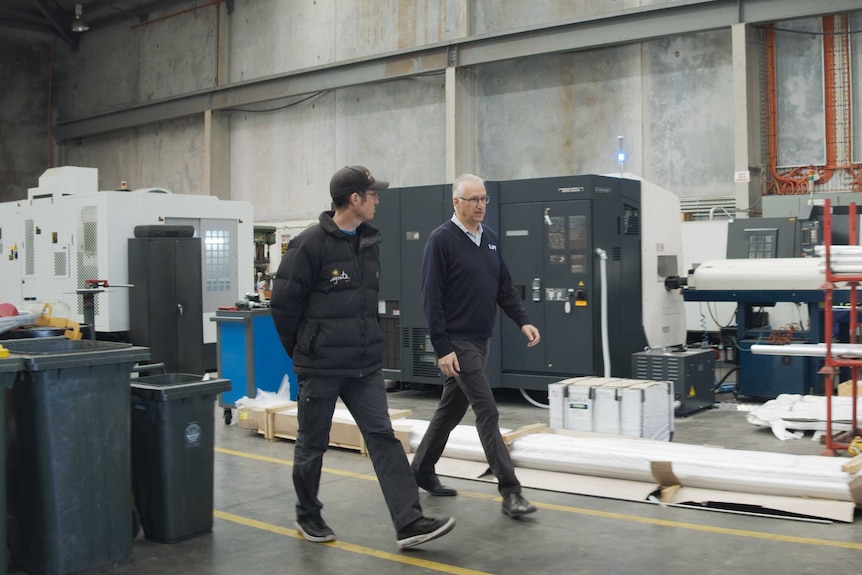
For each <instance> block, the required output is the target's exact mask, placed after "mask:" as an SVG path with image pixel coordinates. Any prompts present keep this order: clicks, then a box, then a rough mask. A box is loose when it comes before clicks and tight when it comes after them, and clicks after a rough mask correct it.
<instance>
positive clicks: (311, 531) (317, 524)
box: [296, 515, 335, 543]
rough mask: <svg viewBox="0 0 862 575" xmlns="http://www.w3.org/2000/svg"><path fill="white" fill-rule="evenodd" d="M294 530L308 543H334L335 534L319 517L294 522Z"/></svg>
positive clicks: (303, 518)
mask: <svg viewBox="0 0 862 575" xmlns="http://www.w3.org/2000/svg"><path fill="white" fill-rule="evenodd" d="M296 528H297V529H298V530H299V532H300V533H302V536H303V537H305V538H306V539H307V540H308V541H313V542H314V543H325V542H327V541H335V533H334V532H333V531H332V529H330V527H329V525H327V524H326V521H324V520H323V517H321V516H320V515H316V516H313V517H302V518H298V519H297V520H296Z"/></svg>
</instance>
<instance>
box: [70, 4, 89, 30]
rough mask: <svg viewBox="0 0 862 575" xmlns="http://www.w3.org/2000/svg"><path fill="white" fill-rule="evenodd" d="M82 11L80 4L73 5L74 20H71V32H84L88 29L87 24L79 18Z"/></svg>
mask: <svg viewBox="0 0 862 575" xmlns="http://www.w3.org/2000/svg"><path fill="white" fill-rule="evenodd" d="M83 11H84V9H83V7H82V6H81V5H80V4H75V19H74V20H72V32H86V31H87V30H89V29H90V27H89V26H87V23H86V22H84V20H83V19H82V18H81V13H82V12H83Z"/></svg>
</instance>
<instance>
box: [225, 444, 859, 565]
mask: <svg viewBox="0 0 862 575" xmlns="http://www.w3.org/2000/svg"><path fill="white" fill-rule="evenodd" d="M215 451H216V452H217V453H224V454H227V455H234V456H237V457H245V458H248V459H257V460H261V461H268V462H270V463H278V464H281V465H293V462H292V461H289V460H287V459H277V458H274V457H263V456H260V455H254V454H251V453H245V452H242V451H234V450H231V449H222V448H220V447H216V448H215ZM323 471H324V473H331V474H336V475H342V476H345V477H354V478H357V479H366V480H371V481H377V477H375V476H374V475H369V474H363V473H353V472H349V471H342V470H339V469H328V468H324V469H323ZM458 495H459V496H463V497H472V498H474V499H485V500H493V501H500V497H499V496H497V495H487V494H484V493H473V492H469V491H461V490H459V491H458ZM532 503H533V504H534V505H535V506H536V507H538V508H540V509H550V510H553V511H562V512H564V513H576V514H578V515H589V516H591V517H601V518H603V519H617V520H621V521H629V522H632V523H646V524H649V525H661V526H663V527H672V528H675V529H689V530H691V531H703V532H706V533H716V534H721V535H730V536H735V537H748V538H750V539H767V540H770V541H780V542H784V543H801V544H804V545H820V546H823V547H839V548H842V549H854V550H858V551H862V543H853V542H849V541H835V540H833V539H815V538H813V537H797V536H794V535H780V534H776V533H763V532H760V531H747V530H745V529H730V528H726V527H715V526H712V525H700V524H697V523H684V522H682V521H668V520H666V519H655V518H652V517H640V516H638V515H628V514H624V513H613V512H610V511H596V510H594V509H584V508H581V507H570V506H568V505H556V504H553V503H537V502H535V501H533V502H532ZM396 557H400V555H396Z"/></svg>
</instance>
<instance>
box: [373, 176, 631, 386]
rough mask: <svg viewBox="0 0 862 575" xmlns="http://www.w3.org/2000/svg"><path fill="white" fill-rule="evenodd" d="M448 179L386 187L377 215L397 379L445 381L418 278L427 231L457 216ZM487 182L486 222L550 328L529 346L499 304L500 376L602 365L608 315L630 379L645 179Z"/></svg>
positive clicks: (549, 376)
mask: <svg viewBox="0 0 862 575" xmlns="http://www.w3.org/2000/svg"><path fill="white" fill-rule="evenodd" d="M451 189H452V188H451V186H450V185H438V186H423V187H416V188H401V189H394V190H389V191H387V194H386V197H385V198H384V199H382V201H381V202H380V205H379V207H378V210H377V213H376V216H375V221H374V224H375V225H376V226H377V227H379V228H380V229H381V232H382V233H383V238H384V241H383V244H382V245H381V264H382V272H381V292H380V298H381V310H380V311H381V324H382V325H383V329H384V332H385V334H386V336H387V344H386V345H387V348H386V349H387V351H386V356H385V366H384V375H385V376H386V377H387V378H389V379H394V380H399V381H402V382H407V383H442V382H443V378H442V376H441V375H440V372H439V370H438V369H437V363H436V355H435V353H434V350H433V348H432V346H431V342H430V339H429V337H428V331H427V328H426V326H425V319H424V315H423V313H422V304H421V294H420V284H421V262H422V254H423V251H424V248H425V242H426V241H427V239H428V234H429V233H430V232H431V231H432V230H433V229H434V228H436V227H437V226H439V225H440V224H441V223H443V222H444V221H446V220H448V219H449V218H451V217H452V213H453V207H452V191H451ZM486 189H487V192H488V195H489V196H490V198H491V202H490V203H489V204H488V207H487V212H486V216H485V224H486V225H488V226H490V227H491V228H493V229H495V230H496V231H497V234H498V236H499V239H500V243H501V246H500V249H501V250H502V254H503V257H504V258H505V260H506V262H507V264H508V266H509V270H510V272H511V274H512V278H513V280H514V283H515V287H516V289H517V290H518V291H519V293H520V294H521V297H522V299H523V302H524V306H525V308H526V309H527V311H528V313H529V314H530V318H531V320H532V322H533V324H535V325H536V327H538V328H539V330H540V332H541V333H542V342H541V343H540V344H539V345H538V346H537V347H535V348H530V349H528V348H527V347H526V340H525V339H524V336H523V334H521V332H520V330H518V329H517V327H516V326H515V325H514V323H512V322H511V320H509V318H507V317H504V316H503V314H502V313H501V314H500V316H501V318H500V320H499V321H498V326H497V327H496V328H495V334H494V336H493V339H492V342H491V344H492V346H491V352H490V355H489V362H488V375H489V379H490V381H491V384H492V385H493V386H495V387H504V388H515V389H527V390H546V389H547V386H548V384H549V383H553V382H555V381H559V380H560V379H562V378H566V377H573V376H577V375H602V374H604V373H605V369H604V363H605V362H604V354H603V352H604V346H603V345H602V340H603V332H602V325H603V324H604V325H605V326H606V334H607V335H606V337H607V341H608V346H607V351H608V355H609V360H610V369H611V375H613V376H615V377H629V376H630V374H631V358H630V356H631V354H632V353H634V352H636V351H640V350H642V349H644V347H645V346H646V338H645V336H644V331H643V325H642V299H641V228H640V225H641V218H640V214H641V210H640V200H641V193H640V182H639V181H636V180H627V179H622V178H612V177H604V176H596V175H583V176H568V177H556V178H541V179H533V180H513V181H502V182H486ZM603 257H604V258H606V259H605V260H604V265H602V264H603V260H602V258H603ZM602 269H604V271H605V273H604V274H602ZM603 285H604V288H605V289H606V292H607V304H608V305H607V309H606V313H607V316H606V321H604V322H603V321H602V305H601V304H602V290H603Z"/></svg>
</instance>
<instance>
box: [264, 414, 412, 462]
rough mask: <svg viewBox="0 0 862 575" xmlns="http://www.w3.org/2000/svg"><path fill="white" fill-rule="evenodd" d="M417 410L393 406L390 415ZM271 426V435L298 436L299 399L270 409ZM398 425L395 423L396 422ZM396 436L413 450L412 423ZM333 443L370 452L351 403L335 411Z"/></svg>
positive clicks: (395, 416)
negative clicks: (297, 407)
mask: <svg viewBox="0 0 862 575" xmlns="http://www.w3.org/2000/svg"><path fill="white" fill-rule="evenodd" d="M412 413H413V412H412V411H410V410H409V409H390V410H389V417H390V419H393V420H396V419H402V418H405V417H409V416H410V415H411V414H412ZM267 421H268V423H267V427H266V432H265V433H264V435H265V436H266V438H267V439H270V440H272V439H275V438H277V437H278V438H281V439H293V440H295V439H296V432H297V430H298V428H299V422H298V420H297V409H296V403H291V404H290V405H287V406H285V405H282V406H278V407H274V408H271V409H269V410H267ZM393 428H395V425H393ZM395 437H397V438H398V440H399V441H400V442H401V445H402V446H403V447H404V451H405V453H410V426H404V425H402V426H400V427H399V429H398V430H396V431H395ZM329 445H330V446H332V447H341V448H345V449H355V450H357V451H359V452H360V453H362V454H363V455H366V454H367V453H368V449H367V447H366V445H365V438H363V437H362V432H360V431H359V427H358V426H357V425H356V421H354V419H353V416H351V415H350V412H349V411H348V410H347V407H345V406H344V404H342V403H340V402H339V403H337V404H336V406H335V413H334V414H333V416H332V427H331V428H330V430H329Z"/></svg>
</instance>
